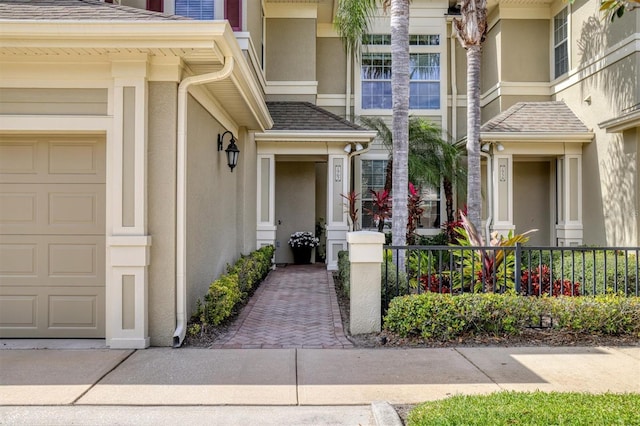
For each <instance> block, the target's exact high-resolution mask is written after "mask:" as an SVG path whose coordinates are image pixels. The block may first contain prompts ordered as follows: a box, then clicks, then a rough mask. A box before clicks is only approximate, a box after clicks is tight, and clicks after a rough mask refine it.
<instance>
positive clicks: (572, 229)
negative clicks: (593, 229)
mask: <svg viewBox="0 0 640 426" xmlns="http://www.w3.org/2000/svg"><path fill="white" fill-rule="evenodd" d="M582 234H583V230H582V225H581V224H571V225H566V224H565V225H556V237H557V239H558V246H559V247H577V246H580V245H582V238H583V237H582Z"/></svg>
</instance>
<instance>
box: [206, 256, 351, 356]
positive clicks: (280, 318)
mask: <svg viewBox="0 0 640 426" xmlns="http://www.w3.org/2000/svg"><path fill="white" fill-rule="evenodd" d="M352 346H353V345H352V344H351V342H350V341H349V340H347V338H346V337H345V334H344V331H343V329H342V320H341V319H340V308H339V307H338V299H337V297H336V292H335V287H334V285H333V278H332V276H331V272H327V270H326V266H325V265H323V264H317V265H289V266H286V267H279V268H277V269H276V270H275V271H271V273H270V274H269V276H268V277H267V279H266V280H265V281H264V282H263V283H262V284H261V285H260V287H259V288H258V290H257V291H256V292H255V294H254V295H253V296H252V297H251V300H250V301H249V303H248V304H247V306H245V307H244V309H243V310H242V312H241V313H240V315H239V316H238V319H237V320H236V321H235V323H234V324H233V325H232V326H231V327H230V328H229V330H228V331H227V332H226V333H225V334H224V335H222V336H220V338H219V339H218V340H217V341H216V343H215V344H214V345H213V346H212V348H218V349H219V348H235V349H237V348H242V349H257V348H263V349H267V348H270V349H275V348H332V349H335V348H348V347H352Z"/></svg>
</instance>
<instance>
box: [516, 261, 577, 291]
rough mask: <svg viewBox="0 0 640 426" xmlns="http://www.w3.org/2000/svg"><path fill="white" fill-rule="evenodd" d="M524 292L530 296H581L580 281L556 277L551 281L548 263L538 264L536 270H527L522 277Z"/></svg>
mask: <svg viewBox="0 0 640 426" xmlns="http://www.w3.org/2000/svg"><path fill="white" fill-rule="evenodd" d="M520 283H521V286H522V294H525V295H529V296H542V295H551V296H554V297H558V296H580V283H579V282H575V283H572V282H571V281H569V280H561V279H559V278H558V279H555V280H553V283H552V282H551V272H550V271H549V267H548V266H547V265H542V266H537V267H536V269H534V270H525V271H524V272H523V273H522V276H521V278H520Z"/></svg>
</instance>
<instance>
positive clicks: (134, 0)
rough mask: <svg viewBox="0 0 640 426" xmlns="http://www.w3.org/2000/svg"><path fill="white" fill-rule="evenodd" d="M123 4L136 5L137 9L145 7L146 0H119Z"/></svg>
mask: <svg viewBox="0 0 640 426" xmlns="http://www.w3.org/2000/svg"><path fill="white" fill-rule="evenodd" d="M120 4H122V5H123V6H129V7H136V8H138V9H146V8H147V0H120Z"/></svg>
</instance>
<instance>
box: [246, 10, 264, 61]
mask: <svg viewBox="0 0 640 426" xmlns="http://www.w3.org/2000/svg"><path fill="white" fill-rule="evenodd" d="M243 5H244V6H245V7H246V11H247V31H249V33H251V41H252V42H253V46H254V47H255V49H256V54H257V55H258V60H259V61H261V62H262V22H263V20H262V4H261V2H260V0H244V1H243Z"/></svg>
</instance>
